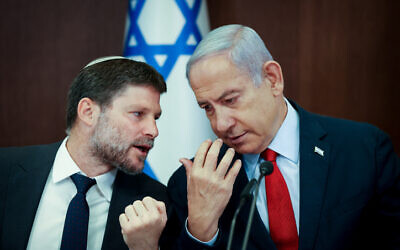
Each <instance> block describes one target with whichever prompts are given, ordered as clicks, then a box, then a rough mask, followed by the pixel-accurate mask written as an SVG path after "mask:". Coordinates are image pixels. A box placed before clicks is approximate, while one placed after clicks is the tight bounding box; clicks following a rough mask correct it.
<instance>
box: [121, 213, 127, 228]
mask: <svg viewBox="0 0 400 250" xmlns="http://www.w3.org/2000/svg"><path fill="white" fill-rule="evenodd" d="M128 223H129V221H128V218H127V217H126V215H125V214H120V215H119V224H120V226H121V229H124V228H125V227H127V226H128Z"/></svg>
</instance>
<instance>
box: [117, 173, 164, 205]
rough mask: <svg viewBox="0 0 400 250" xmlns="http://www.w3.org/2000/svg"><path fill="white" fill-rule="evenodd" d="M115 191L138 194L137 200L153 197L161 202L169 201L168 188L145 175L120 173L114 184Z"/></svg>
mask: <svg viewBox="0 0 400 250" xmlns="http://www.w3.org/2000/svg"><path fill="white" fill-rule="evenodd" d="M114 190H116V191H117V192H126V193H127V195H132V194H136V196H137V197H136V199H142V198H143V197H145V196H151V197H153V198H154V199H156V200H161V201H166V200H167V199H168V198H167V188H166V186H165V185H164V184H162V183H161V182H159V181H157V180H154V179H153V178H151V177H149V176H148V175H146V174H144V173H140V174H136V175H129V174H126V173H124V172H122V171H118V173H117V177H116V179H115V182H114Z"/></svg>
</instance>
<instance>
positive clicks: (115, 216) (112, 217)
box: [102, 171, 158, 249]
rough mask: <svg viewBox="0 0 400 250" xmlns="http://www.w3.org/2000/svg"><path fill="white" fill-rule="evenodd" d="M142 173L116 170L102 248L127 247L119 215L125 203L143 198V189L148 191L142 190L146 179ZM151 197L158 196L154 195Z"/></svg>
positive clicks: (144, 194)
mask: <svg viewBox="0 0 400 250" xmlns="http://www.w3.org/2000/svg"><path fill="white" fill-rule="evenodd" d="M144 175H145V174H138V175H127V174H124V173H122V172H121V171H118V173H117V176H116V178H115V181H114V187H113V194H112V198H111V203H110V208H109V210H108V217H107V224H106V229H105V232H104V239H103V245H102V249H128V248H127V246H126V245H125V243H124V240H123V237H122V234H121V226H120V225H119V215H120V214H121V213H123V212H124V210H125V207H126V206H127V205H129V204H132V202H133V201H135V200H141V199H143V197H144V196H146V192H145V191H147V192H149V190H143V186H144V182H146V180H147V178H146V177H145V176H144ZM155 188H156V187H155ZM150 196H152V195H150ZM153 197H154V198H155V199H157V198H158V197H155V196H154V195H153Z"/></svg>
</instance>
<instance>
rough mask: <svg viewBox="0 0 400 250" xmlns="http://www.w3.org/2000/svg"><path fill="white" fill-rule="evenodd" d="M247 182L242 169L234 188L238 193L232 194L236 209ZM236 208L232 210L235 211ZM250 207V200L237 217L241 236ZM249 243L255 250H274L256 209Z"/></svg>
mask: <svg viewBox="0 0 400 250" xmlns="http://www.w3.org/2000/svg"><path fill="white" fill-rule="evenodd" d="M248 182H249V181H248V178H247V175H246V172H245V170H244V169H243V168H242V169H241V170H240V173H239V175H238V177H237V179H236V183H237V187H236V188H237V190H238V191H236V192H233V193H234V194H236V195H235V198H234V199H235V200H236V202H235V204H237V205H236V207H237V206H238V204H239V202H240V193H241V190H243V189H244V187H245V186H246V185H247V183H248ZM236 183H235V184H236ZM236 207H235V208H234V209H236ZM250 207H251V200H250V201H248V202H247V203H246V205H244V206H243V208H242V211H241V212H240V213H239V216H238V217H239V218H238V220H240V221H241V223H242V224H243V225H244V228H243V232H242V234H243V235H244V231H245V230H246V225H247V222H248V220H249V214H250ZM242 239H243V237H242ZM249 241H252V242H253V243H254V245H256V249H271V250H272V249H276V248H275V245H274V243H273V241H272V239H271V237H270V235H269V233H268V231H267V229H266V228H265V225H264V222H263V221H262V220H261V217H260V214H259V213H258V210H257V207H256V211H255V212H254V218H253V223H252V226H251V231H250V238H249ZM240 244H242V242H240ZM249 245H250V242H249V244H248V246H249Z"/></svg>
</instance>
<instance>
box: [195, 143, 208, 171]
mask: <svg viewBox="0 0 400 250" xmlns="http://www.w3.org/2000/svg"><path fill="white" fill-rule="evenodd" d="M211 143H212V141H211V140H210V139H207V140H205V141H204V142H203V143H202V144H201V145H200V147H199V149H198V150H197V152H196V156H195V157H194V163H193V165H194V166H199V167H203V165H204V161H205V159H206V155H207V152H208V149H209V148H210V146H211Z"/></svg>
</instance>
